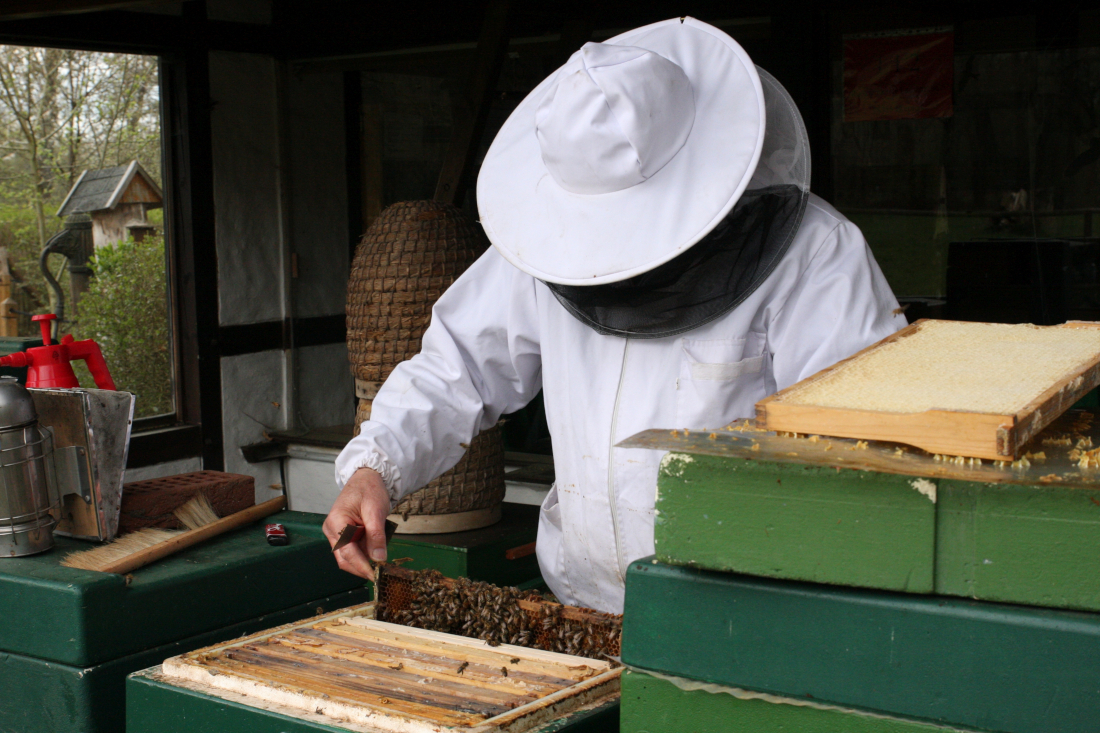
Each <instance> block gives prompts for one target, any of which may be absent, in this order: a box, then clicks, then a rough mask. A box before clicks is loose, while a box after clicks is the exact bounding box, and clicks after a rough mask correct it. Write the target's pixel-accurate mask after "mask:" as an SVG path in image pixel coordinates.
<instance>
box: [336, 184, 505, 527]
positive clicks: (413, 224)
mask: <svg viewBox="0 0 1100 733" xmlns="http://www.w3.org/2000/svg"><path fill="white" fill-rule="evenodd" d="M484 251H485V242H484V240H483V239H482V238H481V237H479V235H478V231H477V229H476V228H475V227H474V226H473V224H471V223H470V222H469V220H468V219H467V218H466V217H465V216H464V215H463V214H462V212H461V211H460V210H459V209H458V208H456V207H455V206H452V205H450V204H443V203H439V202H435V201H405V202H401V203H397V204H393V205H392V206H390V207H389V208H387V209H386V210H385V211H383V212H382V213H381V214H380V215H379V216H378V217H377V218H376V219H375V220H374V222H373V223H372V224H371V226H370V228H369V229H368V230H367V232H366V233H365V234H364V235H363V238H362V240H361V241H360V242H359V246H358V247H357V249H356V250H355V259H354V261H353V262H352V267H351V277H350V279H349V281H348V301H347V332H348V358H349V359H350V361H351V368H352V373H353V374H354V375H355V377H356V378H357V379H359V380H363V381H365V382H382V381H385V379H386V377H388V376H389V375H390V372H392V371H393V369H394V367H395V366H397V365H398V364H400V363H401V362H402V361H405V360H406V359H409V358H411V357H413V356H414V355H416V354H418V353H419V352H420V340H421V338H422V337H423V335H424V331H425V330H426V329H427V328H428V323H429V322H430V320H431V313H432V306H433V305H435V302H436V300H438V299H439V296H440V295H442V293H443V291H444V290H446V289H447V287H449V286H450V285H451V283H453V282H454V281H455V280H456V279H457V278H458V276H459V275H461V274H462V273H463V272H464V271H465V270H466V268H467V267H469V266H470V265H471V264H472V263H473V262H474V260H476V259H477V258H478V256H480V255H481V253H482V252H484ZM370 404H371V403H370V401H369V400H366V399H360V400H359V409H358V410H357V411H356V415H355V434H356V435H358V434H359V425H360V424H361V423H362V422H363V421H365V420H367V419H369V418H370ZM504 490H505V488H504V446H503V442H502V439H501V434H500V429H499V428H496V427H494V428H491V429H490V430H487V431H485V432H483V433H481V434H480V435H478V436H477V437H475V438H474V439H473V441H472V442H471V443H470V447H469V449H468V450H467V451H466V455H464V456H463V457H462V459H461V460H460V461H459V462H458V465H456V466H455V467H454V468H452V469H451V470H450V471H447V472H446V473H444V474H443V475H442V476H440V477H439V478H437V479H435V480H434V481H432V482H431V483H429V484H428V485H427V486H425V487H424V488H422V489H420V490H419V491H416V492H414V493H413V494H411V495H409V496H408V497H406V498H405V499H404V500H403V501H402V502H401V503H400V504H398V505H397V507H396V508H395V509H394V512H395V513H397V514H404V515H418V514H449V513H455V512H467V511H473V510H475V509H485V508H489V507H493V506H496V505H498V504H500V503H501V502H502V501H503V500H504Z"/></svg>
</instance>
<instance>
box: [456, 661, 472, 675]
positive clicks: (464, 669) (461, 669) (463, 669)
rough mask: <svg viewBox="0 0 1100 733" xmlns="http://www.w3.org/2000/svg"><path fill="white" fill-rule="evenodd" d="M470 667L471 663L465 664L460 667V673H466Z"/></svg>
mask: <svg viewBox="0 0 1100 733" xmlns="http://www.w3.org/2000/svg"><path fill="white" fill-rule="evenodd" d="M469 666H470V663H469V662H463V663H462V664H460V665H458V673H459V674H462V673H463V672H465V671H466V668H467V667H469Z"/></svg>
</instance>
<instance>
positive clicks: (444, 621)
mask: <svg viewBox="0 0 1100 733" xmlns="http://www.w3.org/2000/svg"><path fill="white" fill-rule="evenodd" d="M375 618H377V619H378V620H380V621H388V622H390V623H396V624H402V625H404V626H413V627H416V628H420V629H430V630H432V631H442V632H445V633H448V634H457V635H459V636H466V637H469V638H473V639H481V640H483V641H486V642H488V643H489V645H490V646H497V645H499V644H514V645H516V646H526V647H530V648H533V649H544V650H546V651H551V652H558V653H561V654H572V655H575V656H580V657H588V658H589V659H607V658H613V657H617V656H619V653H620V651H621V637H622V616H619V615H614V614H609V613H601V612H599V611H594V610H592V609H588V608H578V607H575V606H563V605H561V604H559V603H552V602H549V601H546V600H544V599H543V598H542V596H541V595H539V593H538V592H537V591H531V590H528V591H521V590H519V589H517V588H501V587H498V586H495V585H493V584H491V583H485V582H482V581H477V580H470V579H469V578H447V577H444V576H443V574H442V573H440V572H439V571H436V570H420V571H416V570H406V569H404V568H400V567H397V566H394V565H389V564H387V565H383V566H381V567H380V568H379V575H378V603H377V604H376V607H375Z"/></svg>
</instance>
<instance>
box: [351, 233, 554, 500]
mask: <svg viewBox="0 0 1100 733" xmlns="http://www.w3.org/2000/svg"><path fill="white" fill-rule="evenodd" d="M541 388H542V355H541V351H540V346H539V335H538V311H537V303H536V288H535V280H534V278H532V277H530V276H529V275H525V274H524V273H522V272H521V271H520V270H518V269H516V268H515V267H514V266H512V265H511V264H509V263H508V262H507V261H505V260H504V258H502V257H501V256H500V255H499V254H497V252H496V250H495V249H493V248H490V249H489V251H487V252H486V253H485V254H484V255H482V256H481V257H480V258H478V260H477V261H476V262H475V263H474V264H473V265H471V266H470V268H469V269H468V270H467V271H466V272H465V273H463V275H462V276H461V277H459V278H458V280H456V281H455V282H454V284H452V285H451V286H450V287H449V288H448V289H447V291H446V292H445V293H444V294H443V296H442V297H440V299H439V300H438V301H437V302H436V304H435V307H434V308H433V309H432V320H431V325H430V326H429V327H428V329H427V331H426V332H425V333H424V338H423V341H422V345H421V351H420V353H419V354H417V355H416V356H414V357H413V358H412V359H409V360H408V361H405V362H402V363H401V364H399V365H398V366H397V367H396V368H395V369H394V370H393V372H392V373H391V374H390V376H389V378H388V379H386V382H385V384H384V385H382V388H381V390H380V391H379V392H378V395H377V397H375V399H374V401H373V403H372V405H371V417H370V420H368V421H366V422H364V423H363V425H362V429H361V432H360V434H359V435H358V436H356V437H355V438H353V439H352V440H351V442H350V443H348V445H347V446H346V447H345V448H344V450H343V451H342V452H341V453H340V455H339V457H338V458H337V459H336V482H337V484H338V485H340V486H343V485H344V484H345V483H347V481H348V479H349V478H351V475H352V474H353V473H355V471H356V470H358V469H360V468H363V467H366V468H372V469H374V470H376V471H378V473H379V474H381V476H382V479H383V481H384V482H385V484H386V487H387V488H388V489H389V492H390V497H391V499H393V500H394V501H400V500H401V499H402V498H403V497H404V496H406V495H407V494H409V493H411V492H413V491H415V490H416V489H419V488H421V487H422V486H424V485H425V484H427V483H428V482H429V481H431V480H432V479H433V478H435V477H436V476H439V475H440V474H442V473H443V472H445V471H447V470H448V469H450V468H452V467H453V466H454V465H455V464H456V463H458V461H459V459H460V458H461V457H462V455H463V453H465V451H466V449H465V447H464V445H468V444H469V443H470V440H471V439H473V437H474V436H475V435H477V434H478V433H479V432H481V431H482V430H485V429H487V428H490V427H492V426H493V425H494V424H496V422H497V420H498V419H499V418H500V416H501V415H502V414H504V413H507V412H514V411H515V410H518V409H519V408H521V407H523V406H524V405H526V404H527V403H528V402H530V401H531V399H533V398H534V396H535V395H536V394H538V391H539V389H541Z"/></svg>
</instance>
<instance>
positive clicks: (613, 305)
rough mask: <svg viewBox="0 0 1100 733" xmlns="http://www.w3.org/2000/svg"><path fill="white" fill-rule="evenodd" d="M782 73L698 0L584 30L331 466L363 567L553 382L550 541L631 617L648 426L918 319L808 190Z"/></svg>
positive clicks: (815, 365)
mask: <svg viewBox="0 0 1100 733" xmlns="http://www.w3.org/2000/svg"><path fill="white" fill-rule="evenodd" d="M809 180H810V158H809V146H808V142H807V138H806V130H805V127H804V125H803V123H802V118H801V117H800V115H799V113H798V110H797V109H796V108H795V106H794V103H793V101H792V100H791V98H790V96H789V95H788V94H787V92H786V90H784V89H783V87H782V86H781V85H780V84H779V83H778V82H777V81H776V80H775V79H774V78H772V77H771V76H770V75H769V74H767V73H766V72H765V71H763V70H761V69H758V68H756V67H754V66H753V63H752V61H751V60H749V57H748V56H747V55H746V53H745V52H744V50H742V48H741V47H740V46H738V45H737V43H736V42H734V40H733V39H732V38H730V37H729V36H727V35H726V34H725V33H723V32H722V31H720V30H718V29H717V28H714V27H712V26H710V25H707V24H705V23H702V22H699V21H697V20H694V19H692V18H683V19H680V18H677V19H673V20H669V21H665V22H661V23H655V24H653V25H649V26H646V27H644V28H638V29H636V30H632V31H629V32H627V33H623V34H622V35H619V36H616V37H614V38H611V39H610V40H608V41H606V42H604V43H587V44H585V45H584V47H583V48H581V49H580V50H579V51H578V52H577V53H575V54H573V56H572V57H571V58H570V59H569V61H568V62H566V64H565V65H564V66H562V67H561V68H560V69H558V70H557V71H555V72H554V73H553V74H551V75H550V76H549V77H548V78H547V79H546V80H545V81H543V82H542V83H541V84H540V85H539V86H538V87H537V88H536V89H535V90H534V91H532V92H531V93H530V94H529V95H528V96H527V98H526V99H524V100H523V101H522V102H521V103H520V104H519V106H518V107H517V108H516V110H515V112H513V113H512V115H511V116H510V117H509V118H508V121H507V122H505V123H504V126H503V127H502V128H501V130H500V133H499V134H498V135H497V136H496V139H495V140H494V141H493V144H492V146H491V147H490V148H489V152H488V153H487V155H486V157H485V162H484V163H483V164H482V166H481V172H480V174H479V176H478V182H477V204H478V211H479V214H480V217H481V225H482V227H483V228H484V230H485V233H486V234H487V235H488V238H489V240H490V242H491V243H492V245H493V246H492V247H491V248H490V249H489V251H487V252H486V253H485V254H484V255H483V256H482V257H481V258H480V259H478V260H477V262H475V263H474V264H473V265H472V266H471V267H470V268H469V270H467V272H466V273H465V274H464V275H462V277H460V278H459V279H458V280H457V281H456V282H455V283H454V284H453V285H452V286H451V287H450V289H448V290H447V292H446V293H445V294H444V295H443V296H442V297H441V298H440V299H439V301H438V302H437V303H436V306H435V308H434V310H433V311H432V321H431V326H430V327H429V328H428V330H427V332H426V333H425V335H424V338H423V348H422V351H421V353H420V354H419V355H417V356H415V357H414V358H412V359H410V360H409V361H406V362H404V363H402V364H401V365H399V366H398V367H397V368H396V369H395V370H394V371H393V373H392V374H391V375H390V377H389V379H388V380H386V383H385V385H384V386H383V387H382V389H381V391H380V392H379V393H378V396H377V397H376V398H375V400H374V402H373V405H372V410H371V419H370V421H369V422H366V423H364V424H363V426H362V432H361V433H360V435H359V436H358V437H356V438H355V439H353V440H352V441H351V442H350V443H349V444H348V446H347V447H346V448H345V449H344V451H343V452H342V453H341V454H340V456H339V458H338V459H337V461H336V480H337V482H338V483H339V484H340V485H342V486H343V491H342V492H341V493H340V496H339V498H338V499H337V500H336V502H335V504H334V505H333V508H332V511H331V513H330V514H329V516H328V519H327V520H326V521H325V525H324V530H325V534H326V536H327V537H328V538H329V540H331V541H335V540H336V538H337V536H338V534H339V532H340V530H341V529H342V528H343V527H344V526H346V525H347V524H348V523H353V522H355V523H360V524H365V526H366V528H367V535H366V537H365V539H364V540H363V541H361V542H360V543H358V544H352V545H349V546H347V547H345V548H343V549H341V550H340V551H339V552H338V553H337V561H338V563H339V564H340V567H342V568H343V569H345V570H347V571H349V572H353V573H356V574H358V575H362V576H364V577H367V576H369V575H370V572H371V570H370V566H369V564H368V562H367V558H368V556H369V557H370V558H372V559H374V560H382V559H384V558H385V552H386V548H385V537H384V534H383V524H384V520H385V518H386V515H387V514H388V513H389V511H390V507H391V505H392V504H393V503H395V502H397V501H399V500H400V499H401V498H402V497H404V496H405V495H407V494H409V493H410V492H412V491H413V490H415V489H418V488H420V487H422V486H424V485H425V484H426V483H428V481H430V480H431V479H433V478H435V477H436V476H438V475H439V474H441V473H443V472H444V471H446V470H448V469H449V468H451V467H452V466H454V464H455V463H457V462H458V460H459V458H461V456H462V454H463V452H464V448H463V446H464V445H467V444H469V443H470V440H471V438H472V437H473V436H474V435H475V434H477V433H478V432H479V431H481V430H486V429H488V428H490V427H492V426H493V425H494V424H495V423H496V422H497V420H498V419H499V418H500V416H501V415H502V414H504V413H509V412H514V411H515V410H518V409H520V408H522V407H523V406H524V405H526V404H527V403H528V402H529V401H530V400H531V399H532V398H533V397H534V396H535V395H536V394H537V393H538V391H539V390H540V389H542V390H544V400H545V407H546V420H547V423H548V425H549V428H550V435H551V437H552V440H553V446H554V468H555V473H556V477H557V481H556V483H555V485H554V487H553V488H552V489H551V490H550V493H549V495H548V496H547V497H546V500H545V501H544V502H543V505H542V511H541V514H540V517H539V527H538V545H537V547H538V553H537V554H538V560H539V567H540V568H541V570H542V575H543V578H544V579H545V581H546V583H547V585H549V587H550V589H551V590H552V591H553V592H554V594H555V595H557V597H558V598H559V599H560V600H561V601H562V602H563V603H567V604H574V605H580V606H588V607H591V608H596V609H600V610H603V611H613V612H621V610H622V607H623V585H624V577H625V574H626V569H627V565H628V564H629V563H630V562H631V561H633V560H635V559H637V558H639V557H643V556H645V555H649V554H652V553H653V504H654V494H655V486H656V482H657V468H658V463H659V461H660V459H661V454H660V453H658V452H656V451H650V450H629V449H624V448H616V447H615V444H616V443H618V442H619V441H621V440H623V439H625V438H628V437H630V436H631V435H633V434H635V433H637V432H639V431H641V430H646V429H648V428H685V427H686V428H715V427H720V426H725V425H727V424H729V423H730V422H731V421H733V420H735V419H737V418H744V417H750V416H752V415H753V414H754V410H753V405H754V404H755V403H756V402H757V401H758V400H760V399H761V398H763V397H766V396H767V395H769V394H771V393H773V392H775V391H776V390H779V389H782V388H784V387H787V386H788V385H791V384H793V383H795V382H797V381H799V380H800V379H803V378H804V377H807V376H809V375H811V374H813V373H815V372H817V371H818V370H820V369H822V368H823V367H827V366H829V365H831V364H833V363H834V362H836V361H838V360H840V359H843V358H845V357H847V356H849V355H851V354H852V353H854V352H856V351H858V350H859V349H862V348H864V347H865V346H868V345H869V344H872V343H874V342H876V341H878V340H879V339H881V338H883V337H885V336H888V335H889V334H891V333H893V332H894V331H896V330H897V329H899V328H901V327H902V326H904V325H905V319H904V318H903V317H902V316H900V315H898V314H896V312H895V309H897V305H898V304H897V301H896V300H895V299H894V296H893V294H892V293H891V291H890V288H889V286H888V285H887V284H886V280H885V279H884V278H883V276H882V273H881V271H880V270H879V268H878V265H877V264H876V263H875V260H874V258H873V257H872V255H871V252H870V251H869V249H868V247H867V244H866V242H865V241H864V239H863V236H862V235H861V234H860V231H859V229H857V228H856V227H855V225H853V224H852V223H851V222H849V221H848V220H847V219H845V218H844V217H843V216H842V215H841V214H840V213H838V212H837V211H836V210H835V209H833V208H832V207H831V206H829V205H828V204H827V203H825V202H824V201H822V200H821V199H819V198H817V197H816V196H814V195H812V194H810V193H809Z"/></svg>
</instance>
